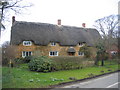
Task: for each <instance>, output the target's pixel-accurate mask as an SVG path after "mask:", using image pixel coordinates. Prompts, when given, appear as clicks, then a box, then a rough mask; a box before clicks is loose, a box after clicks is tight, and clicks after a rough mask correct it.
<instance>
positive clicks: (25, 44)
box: [23, 41, 32, 46]
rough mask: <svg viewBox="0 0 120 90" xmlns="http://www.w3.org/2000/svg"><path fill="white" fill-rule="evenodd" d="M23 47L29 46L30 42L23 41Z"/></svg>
mask: <svg viewBox="0 0 120 90" xmlns="http://www.w3.org/2000/svg"><path fill="white" fill-rule="evenodd" d="M23 45H24V46H31V45H32V42H31V41H23Z"/></svg>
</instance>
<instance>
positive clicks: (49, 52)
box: [49, 51, 59, 56]
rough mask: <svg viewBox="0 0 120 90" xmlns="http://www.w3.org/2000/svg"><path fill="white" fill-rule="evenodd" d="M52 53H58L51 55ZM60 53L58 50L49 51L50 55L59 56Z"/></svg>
mask: <svg viewBox="0 0 120 90" xmlns="http://www.w3.org/2000/svg"><path fill="white" fill-rule="evenodd" d="M51 53H52V54H53V53H56V54H54V55H51ZM58 54H59V52H58V51H50V52H49V56H58Z"/></svg>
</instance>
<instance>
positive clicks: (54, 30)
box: [11, 21, 101, 46]
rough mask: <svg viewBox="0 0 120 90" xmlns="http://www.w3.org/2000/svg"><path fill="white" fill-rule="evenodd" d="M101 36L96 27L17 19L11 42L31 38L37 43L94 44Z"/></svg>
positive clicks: (14, 43) (20, 41)
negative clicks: (59, 24)
mask: <svg viewBox="0 0 120 90" xmlns="http://www.w3.org/2000/svg"><path fill="white" fill-rule="evenodd" d="M99 38H101V37H100V34H99V33H98V31H97V30H96V29H92V28H80V27H74V26H63V25H61V26H58V25H54V24H47V23H35V22H22V21H16V22H15V23H14V24H13V26H12V28H11V44H13V45H16V44H20V43H22V41H24V40H31V41H33V42H34V44H37V45H48V44H49V43H50V42H57V43H59V44H60V45H64V46H65V45H69V46H75V45H77V44H78V43H79V42H86V43H87V44H88V45H90V46H91V45H93V44H94V43H95V42H96V41H97V40H98V39H99Z"/></svg>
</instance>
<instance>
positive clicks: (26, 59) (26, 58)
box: [23, 56, 34, 63]
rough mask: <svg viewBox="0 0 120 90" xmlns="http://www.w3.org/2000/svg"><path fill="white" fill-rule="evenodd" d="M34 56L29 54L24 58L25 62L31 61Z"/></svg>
mask: <svg viewBox="0 0 120 90" xmlns="http://www.w3.org/2000/svg"><path fill="white" fill-rule="evenodd" d="M33 58H34V57H33V56H27V57H25V58H24V59H23V62H24V63H29V62H30V61H31V60H32V59H33Z"/></svg>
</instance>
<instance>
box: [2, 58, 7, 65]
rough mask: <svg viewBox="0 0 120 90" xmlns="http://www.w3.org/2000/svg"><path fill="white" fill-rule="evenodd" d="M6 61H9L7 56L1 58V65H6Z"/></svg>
mask: <svg viewBox="0 0 120 90" xmlns="http://www.w3.org/2000/svg"><path fill="white" fill-rule="evenodd" d="M8 63H9V60H8V59H7V58H2V65H3V66H6V65H8Z"/></svg>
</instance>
